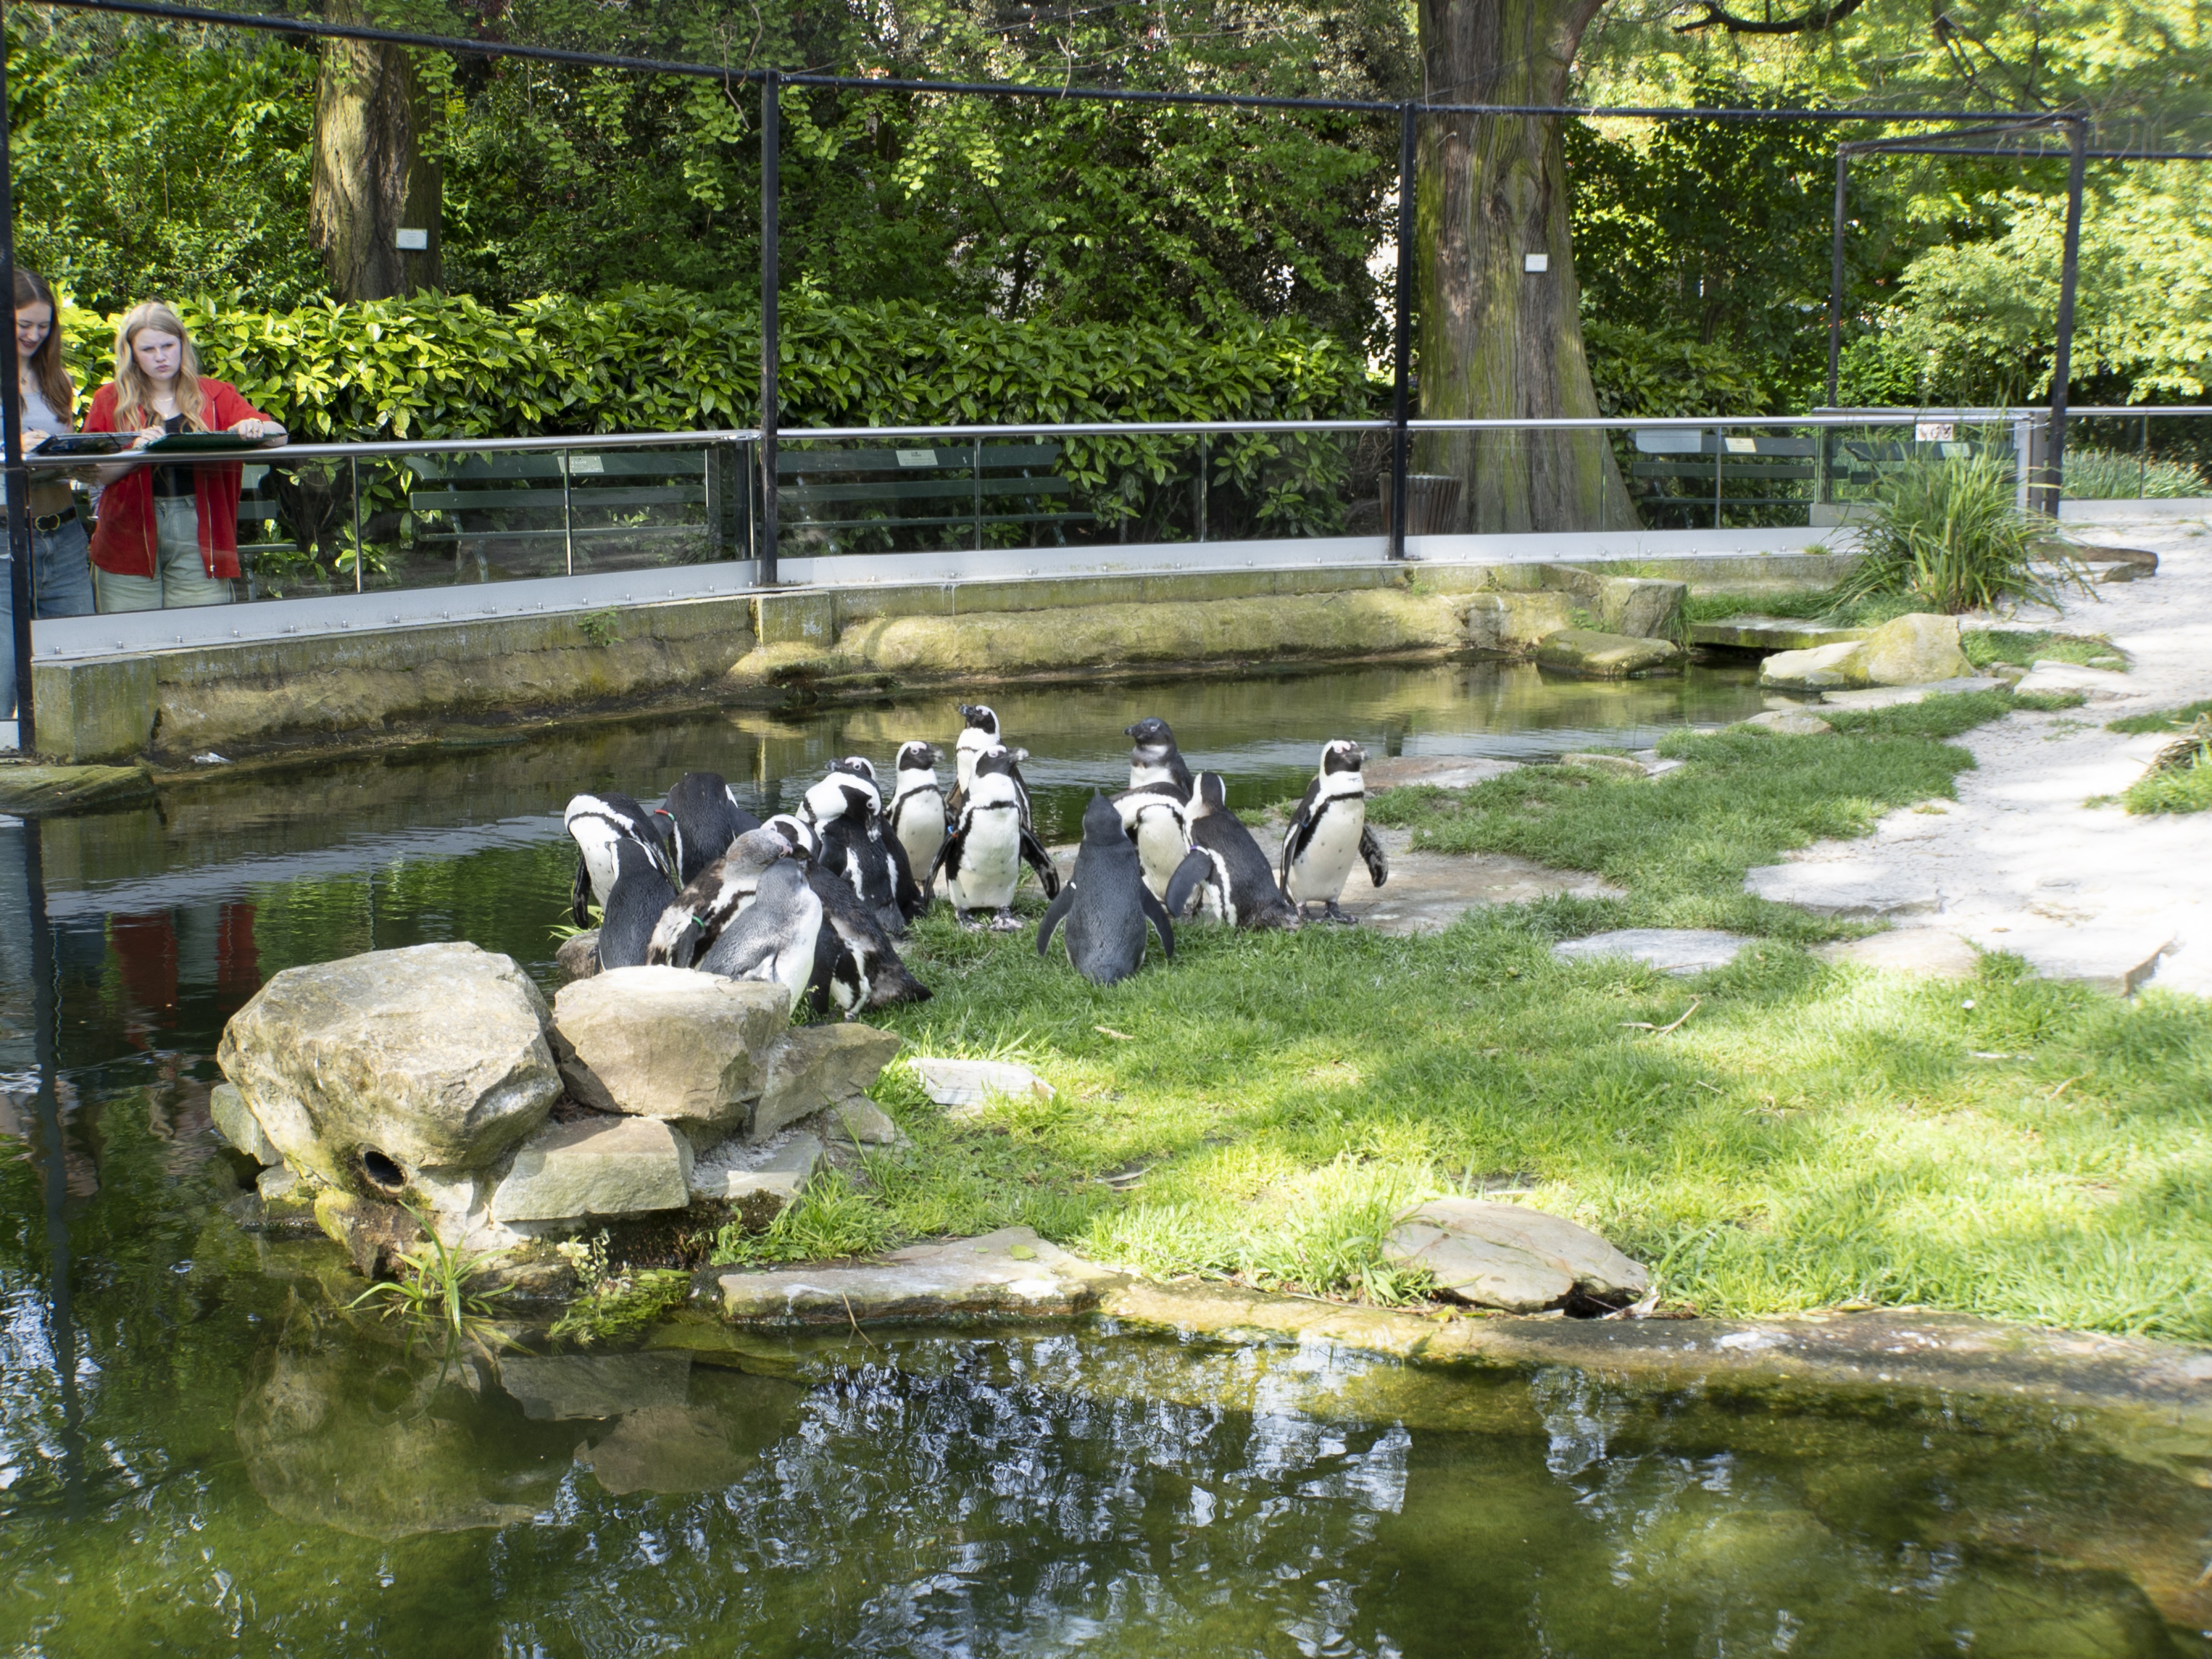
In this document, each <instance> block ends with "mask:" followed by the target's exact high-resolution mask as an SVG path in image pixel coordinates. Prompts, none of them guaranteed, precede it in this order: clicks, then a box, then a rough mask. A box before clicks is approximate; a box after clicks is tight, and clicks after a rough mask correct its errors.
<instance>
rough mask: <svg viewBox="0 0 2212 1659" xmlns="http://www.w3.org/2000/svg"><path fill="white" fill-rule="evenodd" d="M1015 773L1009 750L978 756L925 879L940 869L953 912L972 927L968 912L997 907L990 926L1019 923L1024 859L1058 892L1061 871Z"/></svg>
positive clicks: (1047, 888) (1051, 892)
mask: <svg viewBox="0 0 2212 1659" xmlns="http://www.w3.org/2000/svg"><path fill="white" fill-rule="evenodd" d="M1013 771H1014V757H1013V755H1012V751H1010V750H1005V749H994V750H987V751H985V752H984V753H982V754H981V755H979V756H978V757H976V760H975V775H974V778H973V781H971V782H970V784H969V787H968V788H967V789H965V790H964V791H963V792H962V793H963V799H962V801H961V804H960V811H959V814H958V816H957V817H956V818H955V819H954V820H953V823H952V826H951V828H950V829H947V830H946V831H945V840H944V842H943V843H942V844H941V845H939V848H938V849H937V856H936V857H935V858H934V859H933V860H931V861H930V866H929V880H931V881H934V880H935V879H936V878H937V872H939V870H942V871H944V872H945V890H946V892H947V894H948V895H949V896H951V900H952V914H953V916H954V918H955V919H956V920H957V921H958V922H959V923H960V925H961V926H962V927H973V926H975V924H973V923H971V922H969V920H968V913H969V911H971V910H991V911H995V912H996V913H997V914H996V915H995V916H994V919H993V921H992V922H991V926H992V927H993V928H994V929H995V930H998V931H1001V932H1003V931H1006V930H1007V929H1011V928H1014V927H1019V926H1021V924H1020V923H1019V922H1018V921H1015V920H1014V913H1013V902H1014V888H1015V885H1016V884H1018V882H1019V881H1020V880H1021V878H1022V866H1023V865H1024V864H1025V863H1026V864H1027V865H1028V866H1030V868H1031V869H1033V870H1035V871H1036V872H1037V881H1038V883H1039V884H1040V885H1042V887H1043V889H1044V896H1046V897H1047V898H1053V897H1056V896H1058V895H1059V892H1060V872H1058V871H1056V870H1054V868H1053V865H1052V854H1049V853H1048V852H1046V851H1045V848H1044V843H1043V842H1041V841H1039V840H1038V839H1037V838H1036V831H1035V830H1033V829H1030V826H1029V823H1028V815H1027V813H1026V812H1025V811H1024V802H1023V800H1022V798H1021V796H1020V794H1019V793H1018V792H1017V789H1016V787H1015V782H1014V777H1013Z"/></svg>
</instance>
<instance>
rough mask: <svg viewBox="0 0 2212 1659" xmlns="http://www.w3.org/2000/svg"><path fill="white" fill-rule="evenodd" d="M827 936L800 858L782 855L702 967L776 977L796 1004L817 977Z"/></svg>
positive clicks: (728, 973) (733, 975)
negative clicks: (815, 973)
mask: <svg viewBox="0 0 2212 1659" xmlns="http://www.w3.org/2000/svg"><path fill="white" fill-rule="evenodd" d="M821 938H822V901H821V900H820V899H819V898H818V897H817V896H815V893H814V890H813V889H812V888H811V887H810V886H809V885H808V884H807V881H806V872H805V870H804V869H803V868H801V867H800V866H799V861H798V860H795V859H779V860H776V861H775V863H774V864H771V865H770V866H769V867H768V868H767V869H766V870H765V871H763V872H762V873H761V878H760V888H759V890H758V891H757V893H756V894H755V895H754V897H753V902H751V903H750V904H749V905H747V906H746V907H745V909H744V915H740V916H739V917H738V919H737V920H736V921H734V922H732V924H731V925H730V926H729V927H726V928H724V929H723V930H722V935H721V937H720V939H716V940H715V941H714V945H713V946H712V947H711V948H710V949H709V950H708V951H707V953H706V954H705V955H704V956H702V957H700V958H699V960H698V963H697V965H698V966H699V967H700V968H701V969H704V970H705V971H706V972H708V973H710V974H720V975H723V976H724V977H725V978H727V979H760V980H772V981H775V983H777V984H779V985H781V986H782V987H784V989H786V990H787V991H788V992H790V993H791V1000H792V1006H793V1007H796V1006H798V1005H799V998H800V997H802V996H804V995H805V994H806V989H807V987H808V985H809V984H811V982H812V981H813V979H814V971H815V957H816V956H817V953H818V950H819V946H820V943H821Z"/></svg>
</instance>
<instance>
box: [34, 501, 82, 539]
mask: <svg viewBox="0 0 2212 1659" xmlns="http://www.w3.org/2000/svg"><path fill="white" fill-rule="evenodd" d="M75 517H76V508H75V507H64V508H63V509H62V510H61V511H60V512H58V513H41V514H40V516H39V517H37V518H35V519H33V520H31V528H32V529H33V530H35V531H37V532H39V533H40V535H41V536H51V535H52V534H53V533H54V532H56V531H57V530H59V529H60V528H61V527H62V526H64V525H65V524H67V523H68V522H69V521H70V520H71V519H74V518H75Z"/></svg>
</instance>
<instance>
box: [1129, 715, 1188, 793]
mask: <svg viewBox="0 0 2212 1659" xmlns="http://www.w3.org/2000/svg"><path fill="white" fill-rule="evenodd" d="M1127 735H1128V736H1129V737H1131V738H1134V739H1135V740H1136V741H1135V744H1134V745H1133V747H1132V748H1131V749H1130V750H1129V787H1130V788H1132V789H1144V788H1148V787H1151V786H1152V785H1154V784H1172V785H1174V786H1175V788H1176V793H1179V794H1180V795H1182V798H1183V799H1184V800H1186V801H1188V799H1190V798H1191V790H1192V788H1193V785H1192V782H1191V775H1190V768H1189V766H1188V764H1187V763H1185V762H1184V760H1183V757H1182V750H1180V749H1177V748H1176V740H1175V733H1174V732H1170V730H1168V723H1167V722H1166V721H1165V720H1161V719H1160V718H1159V717H1158V716H1157V715H1147V716H1146V718H1145V719H1143V720H1139V721H1138V722H1137V723H1136V724H1135V725H1134V726H1130V727H1128V728H1127Z"/></svg>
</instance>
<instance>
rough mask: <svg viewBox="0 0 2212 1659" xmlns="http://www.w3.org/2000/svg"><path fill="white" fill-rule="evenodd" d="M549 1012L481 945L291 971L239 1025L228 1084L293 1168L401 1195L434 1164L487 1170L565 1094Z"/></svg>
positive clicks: (366, 1190)
mask: <svg viewBox="0 0 2212 1659" xmlns="http://www.w3.org/2000/svg"><path fill="white" fill-rule="evenodd" d="M546 1018H547V1013H546V1007H545V999H544V997H542V996H540V995H539V994H538V987H536V986H535V985H533V984H532V983H531V982H530V981H529V979H528V978H527V977H526V975H524V973H523V972H522V970H521V969H520V968H518V967H516V966H515V964H514V963H513V961H512V960H510V959H509V958H507V957H503V956H494V955H492V954H490V953H489V952H487V951H480V950H478V949H477V947H476V946H475V945H412V946H410V947H409V948H407V949H405V950H401V951H370V952H368V954H367V955H365V956H358V957H343V958H342V959H341V960H339V961H337V962H326V963H319V964H318V965H316V966H314V967H309V968H287V969H285V970H284V971H283V973H280V974H278V975H276V977H275V978H274V979H271V980H270V981H269V982H268V983H267V984H266V985H264V986H263V987H261V989H260V991H259V992H258V993H257V994H255V996H254V998H253V1000H252V1001H251V1002H249V1003H247V1004H246V1006H245V1007H243V1008H241V1009H240V1010H239V1011H238V1012H237V1013H236V1014H234V1015H233V1016H232V1017H231V1021H230V1024H228V1026H226V1027H225V1028H224V1030H223V1034H222V1043H221V1045H220V1046H219V1047H218V1048H217V1049H216V1062H217V1063H218V1064H219V1065H221V1066H222V1069H223V1073H224V1075H225V1076H227V1077H228V1078H229V1079H230V1080H231V1082H233V1083H234V1084H235V1085H238V1088H239V1091H240V1094H241V1095H243V1096H244V1097H245V1103H246V1106H247V1107H248V1108H249V1109H251V1111H252V1115H253V1117H254V1118H255V1120H256V1121H258V1122H259V1124H260V1126H261V1127H262V1128H263V1130H264V1131H265V1132H266V1133H267V1135H268V1138H269V1140H270V1144H271V1145H273V1146H275V1147H276V1150H277V1151H278V1152H280V1153H282V1154H283V1158H284V1161H285V1162H286V1163H288V1164H291V1165H292V1167H293V1168H295V1169H297V1170H310V1171H313V1173H314V1174H315V1175H317V1176H320V1177H321V1178H322V1179H323V1180H324V1181H325V1182H328V1183H329V1184H330V1185H331V1186H334V1187H341V1188H346V1189H348V1190H349V1191H352V1192H356V1193H359V1194H362V1195H364V1196H387V1197H388V1196H394V1195H397V1194H399V1193H400V1192H403V1191H404V1190H406V1189H407V1188H408V1185H409V1183H410V1180H411V1178H412V1175H413V1172H414V1171H415V1170H417V1169H419V1168H420V1167H422V1166H423V1165H425V1164H429V1165H439V1166H445V1165H452V1166H457V1167H461V1168H482V1167H483V1166H484V1165H486V1164H491V1163H493V1162H495V1160H496V1159H498V1158H500V1157H501V1155H502V1154H503V1153H505V1152H507V1150H508V1149H509V1148H511V1147H512V1146H514V1145H515V1143H516V1142H518V1141H520V1140H521V1139H523V1138H524V1137H525V1136H526V1135H528V1134H529V1133H531V1131H532V1130H533V1129H535V1128H536V1127H538V1125H539V1124H540V1123H542V1122H543V1121H544V1119H545V1113H546V1110H547V1109H548V1108H550V1106H551V1105H552V1103H553V1102H554V1101H555V1100H556V1098H558V1097H559V1096H560V1093H561V1078H560V1073H558V1072H557V1071H556V1069H555V1067H554V1064H553V1052H552V1050H551V1048H549V1047H548V1046H547V1044H546V1041H545V1025H546Z"/></svg>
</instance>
